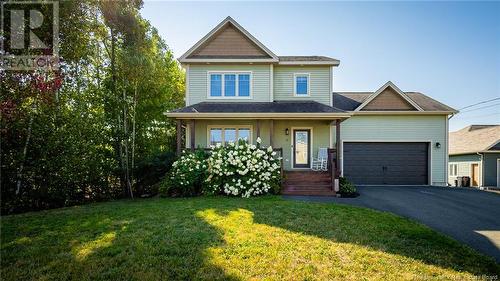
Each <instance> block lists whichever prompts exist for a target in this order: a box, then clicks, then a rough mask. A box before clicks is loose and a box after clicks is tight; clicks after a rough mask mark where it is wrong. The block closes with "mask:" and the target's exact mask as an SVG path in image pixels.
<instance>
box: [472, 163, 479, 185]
mask: <svg viewBox="0 0 500 281" xmlns="http://www.w3.org/2000/svg"><path fill="white" fill-rule="evenodd" d="M472 186H479V164H472Z"/></svg>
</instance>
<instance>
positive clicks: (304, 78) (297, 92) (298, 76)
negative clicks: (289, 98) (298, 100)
mask: <svg viewBox="0 0 500 281" xmlns="http://www.w3.org/2000/svg"><path fill="white" fill-rule="evenodd" d="M293 94H294V96H296V97H305V96H309V73H295V74H294V93H293Z"/></svg>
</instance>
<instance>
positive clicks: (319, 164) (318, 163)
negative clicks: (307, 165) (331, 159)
mask: <svg viewBox="0 0 500 281" xmlns="http://www.w3.org/2000/svg"><path fill="white" fill-rule="evenodd" d="M311 169H312V170H313V171H326V170H327V169H328V148H326V147H320V148H318V157H317V158H314V159H313V161H312V168H311Z"/></svg>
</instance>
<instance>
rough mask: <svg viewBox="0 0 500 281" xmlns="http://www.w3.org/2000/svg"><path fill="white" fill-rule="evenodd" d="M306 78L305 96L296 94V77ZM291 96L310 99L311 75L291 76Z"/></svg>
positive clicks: (297, 74) (305, 73) (299, 74)
mask: <svg viewBox="0 0 500 281" xmlns="http://www.w3.org/2000/svg"><path fill="white" fill-rule="evenodd" d="M300 76H307V95H298V94H297V77H300ZM293 96H294V97H310V96H311V73H307V72H303V73H294V74H293Z"/></svg>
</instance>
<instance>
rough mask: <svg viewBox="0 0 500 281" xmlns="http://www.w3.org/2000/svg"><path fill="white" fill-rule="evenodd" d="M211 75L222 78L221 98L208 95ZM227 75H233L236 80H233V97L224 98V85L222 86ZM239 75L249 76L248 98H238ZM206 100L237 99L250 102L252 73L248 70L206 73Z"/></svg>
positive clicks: (251, 97) (251, 96)
mask: <svg viewBox="0 0 500 281" xmlns="http://www.w3.org/2000/svg"><path fill="white" fill-rule="evenodd" d="M212 74H220V75H221V76H222V80H221V83H222V84H221V96H219V97H212V96H211V95H210V88H211V86H212V85H211V83H212V80H211V79H210V75H212ZM227 74H234V75H236V80H235V89H234V91H235V96H234V97H233V96H228V97H226V96H225V85H224V82H225V75H227ZM240 74H248V75H250V81H249V83H250V89H249V90H250V93H249V94H250V95H249V96H248V97H240V96H239V85H238V84H239V75H240ZM207 99H212V100H227V99H239V100H251V99H253V71H251V70H249V71H241V70H237V71H207Z"/></svg>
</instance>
